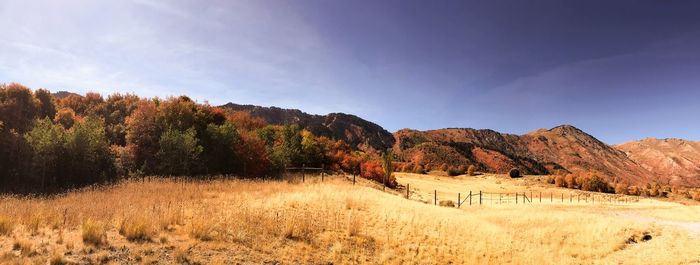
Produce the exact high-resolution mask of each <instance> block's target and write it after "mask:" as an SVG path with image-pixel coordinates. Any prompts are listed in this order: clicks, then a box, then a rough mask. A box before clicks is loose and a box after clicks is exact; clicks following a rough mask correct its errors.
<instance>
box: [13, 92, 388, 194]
mask: <svg viewBox="0 0 700 265" xmlns="http://www.w3.org/2000/svg"><path fill="white" fill-rule="evenodd" d="M302 165H305V166H307V167H323V168H324V169H327V170H330V171H334V172H346V173H359V174H361V176H363V177H365V178H368V179H373V180H376V181H379V182H382V181H383V179H384V176H385V174H386V172H387V167H388V168H390V167H391V165H390V164H389V166H385V165H386V163H383V162H382V160H381V156H380V154H379V153H378V152H363V151H360V150H357V148H356V147H352V146H349V145H348V144H346V143H345V142H343V141H342V140H334V139H329V138H327V137H323V136H320V137H319V136H316V135H313V134H312V133H310V132H309V131H306V130H302V129H300V128H299V127H298V126H297V125H294V124H288V125H283V126H280V125H270V124H266V123H265V121H264V120H262V119H260V118H256V117H252V116H251V115H250V114H249V113H247V112H241V111H231V110H227V109H224V108H219V107H215V106H211V105H209V104H208V103H197V102H195V101H193V100H192V99H190V98H189V97H187V96H178V97H168V98H165V99H161V98H141V97H139V96H137V95H134V94H119V93H115V94H111V95H108V96H107V97H106V98H104V97H103V96H102V95H100V94H99V93H92V92H91V93H86V94H85V95H84V96H83V95H77V94H69V95H67V96H65V97H54V95H53V94H52V93H51V92H49V91H48V90H46V89H37V90H35V91H33V90H32V89H30V88H27V87H25V86H23V85H21V84H17V83H10V84H2V85H0V187H1V188H0V191H2V192H47V191H59V190H63V189H67V188H75V187H81V186H86V185H91V184H100V183H112V182H116V181H119V180H121V179H125V178H134V177H143V176H180V177H188V178H206V177H208V176H222V175H223V176H235V177H240V178H259V177H279V176H280V174H281V173H282V172H283V171H284V169H285V168H288V167H298V166H302ZM383 165H384V166H383ZM390 175H391V174H389V176H390ZM387 185H388V186H390V187H391V186H395V185H396V181H395V180H394V179H393V178H391V179H389V181H388V182H387Z"/></svg>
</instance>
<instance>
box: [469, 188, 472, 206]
mask: <svg viewBox="0 0 700 265" xmlns="http://www.w3.org/2000/svg"><path fill="white" fill-rule="evenodd" d="M469 205H472V191H469Z"/></svg>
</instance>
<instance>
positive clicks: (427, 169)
mask: <svg viewBox="0 0 700 265" xmlns="http://www.w3.org/2000/svg"><path fill="white" fill-rule="evenodd" d="M424 168H425V172H426V173H427V172H430V171H432V170H433V165H431V164H425V166H424Z"/></svg>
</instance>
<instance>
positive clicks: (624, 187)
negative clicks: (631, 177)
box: [615, 183, 628, 195]
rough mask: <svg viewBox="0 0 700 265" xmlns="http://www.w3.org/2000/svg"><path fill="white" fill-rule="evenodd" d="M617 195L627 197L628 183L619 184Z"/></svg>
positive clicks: (616, 186)
mask: <svg viewBox="0 0 700 265" xmlns="http://www.w3.org/2000/svg"><path fill="white" fill-rule="evenodd" d="M615 193H616V194H623V195H627V194H628V187H627V184H626V183H617V184H616V185H615Z"/></svg>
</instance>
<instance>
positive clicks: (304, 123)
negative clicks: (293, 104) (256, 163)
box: [221, 103, 394, 150]
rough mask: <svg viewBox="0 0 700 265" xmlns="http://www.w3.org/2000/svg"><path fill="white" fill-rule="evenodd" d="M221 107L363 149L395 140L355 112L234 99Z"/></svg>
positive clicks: (373, 147) (388, 145)
mask: <svg viewBox="0 0 700 265" xmlns="http://www.w3.org/2000/svg"><path fill="white" fill-rule="evenodd" d="M221 107H223V108H228V109H231V110H235V111H247V112H250V114H251V115H252V116H253V117H260V118H262V119H264V120H265V121H266V122H267V123H270V124H277V125H282V124H297V125H299V126H300V127H301V128H304V129H307V130H309V131H311V132H312V133H313V134H315V135H318V136H326V137H329V138H332V139H336V140H343V141H345V142H346V143H348V144H350V145H352V146H356V147H358V148H359V149H362V150H367V149H374V150H384V149H386V148H389V147H391V146H392V145H393V144H394V136H393V135H392V134H391V133H390V132H388V131H387V130H385V129H384V128H382V127H381V126H379V125H377V124H375V123H373V122H370V121H367V120H364V119H362V118H360V117H357V116H355V115H350V114H345V113H330V114H327V115H312V114H308V113H306V112H302V111H300V110H297V109H282V108H278V107H260V106H254V105H239V104H234V103H228V104H226V105H223V106H221Z"/></svg>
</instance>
